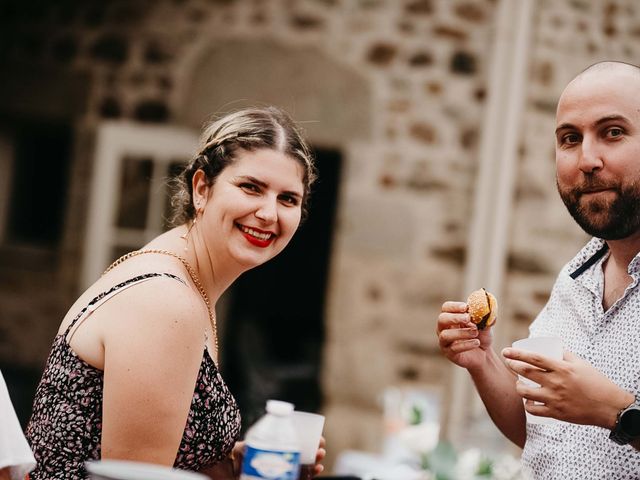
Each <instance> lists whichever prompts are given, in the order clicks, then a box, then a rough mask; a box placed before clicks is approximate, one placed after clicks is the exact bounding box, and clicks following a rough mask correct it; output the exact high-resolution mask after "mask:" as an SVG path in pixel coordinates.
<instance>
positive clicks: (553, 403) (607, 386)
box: [502, 348, 635, 429]
mask: <svg viewBox="0 0 640 480" xmlns="http://www.w3.org/2000/svg"><path fill="white" fill-rule="evenodd" d="M502 355H503V356H504V358H505V359H506V364H507V366H508V367H509V368H510V369H511V370H513V371H514V372H515V373H517V374H518V375H522V376H523V377H526V378H528V379H529V380H531V381H533V382H536V383H538V384H539V385H540V387H539V388H538V387H535V386H529V385H526V384H525V383H524V382H522V381H520V382H518V384H517V385H516V392H517V393H518V394H519V395H520V396H521V397H523V398H525V399H526V402H525V409H526V410H527V411H528V412H529V413H531V414H533V415H538V416H541V417H552V418H557V419H558V420H563V421H565V422H571V423H577V424H581V425H595V426H598V427H603V428H607V429H611V428H613V427H614V425H615V422H616V416H617V414H618V412H619V411H620V410H621V409H622V408H624V407H626V406H628V405H629V404H631V403H632V402H633V400H634V398H635V397H634V395H633V394H631V393H629V392H626V391H625V390H624V389H622V388H620V387H619V386H618V385H616V384H615V383H613V382H612V381H611V380H609V379H608V378H607V377H605V376H604V375H603V374H602V373H600V372H599V371H598V370H596V369H595V368H594V367H593V366H592V365H591V364H590V363H588V362H586V361H585V360H583V359H581V358H580V357H578V356H576V355H574V354H573V353H571V352H569V351H565V352H564V359H563V360H553V359H550V358H548V357H544V356H541V355H539V354H536V353H532V352H526V351H524V350H516V349H514V348H505V349H504V350H503V351H502ZM534 402H540V403H542V404H543V405H540V404H536V403H534Z"/></svg>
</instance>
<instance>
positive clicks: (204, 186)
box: [191, 168, 211, 210]
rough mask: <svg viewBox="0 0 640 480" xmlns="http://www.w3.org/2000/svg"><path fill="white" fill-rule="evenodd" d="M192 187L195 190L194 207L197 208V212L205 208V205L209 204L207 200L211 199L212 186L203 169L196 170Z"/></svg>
mask: <svg viewBox="0 0 640 480" xmlns="http://www.w3.org/2000/svg"><path fill="white" fill-rule="evenodd" d="M191 187H192V189H193V205H194V206H195V207H196V210H199V209H200V208H204V205H205V203H207V200H208V199H209V191H210V189H211V186H210V185H209V182H208V179H207V176H206V175H205V173H204V171H203V170H202V169H201V168H199V169H198V170H196V173H194V174H193V178H192V180H191Z"/></svg>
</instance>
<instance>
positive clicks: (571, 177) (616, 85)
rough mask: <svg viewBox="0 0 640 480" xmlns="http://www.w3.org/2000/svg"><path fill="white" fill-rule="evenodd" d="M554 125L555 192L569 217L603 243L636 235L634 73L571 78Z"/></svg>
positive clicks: (638, 103)
mask: <svg viewBox="0 0 640 480" xmlns="http://www.w3.org/2000/svg"><path fill="white" fill-rule="evenodd" d="M556 120H557V121H556V169H557V171H556V175H557V177H556V179H557V184H558V192H559V193H560V197H562V201H563V202H564V204H565V205H566V206H567V209H568V210H569V213H570V214H571V216H572V217H573V218H574V219H575V221H576V222H577V223H578V225H580V227H582V229H583V230H584V231H586V232H587V233H588V234H590V235H593V236H595V237H599V238H603V239H605V240H619V239H623V238H627V237H629V236H630V235H633V234H635V233H640V72H635V71H631V70H630V69H621V68H620V69H618V68H613V69H611V70H606V71H598V72H593V73H587V74H585V75H584V76H582V77H579V78H577V79H576V80H574V81H573V82H571V83H570V84H569V86H568V87H567V88H566V89H565V91H564V93H563V94H562V96H561V98H560V102H559V103H558V111H557V116H556Z"/></svg>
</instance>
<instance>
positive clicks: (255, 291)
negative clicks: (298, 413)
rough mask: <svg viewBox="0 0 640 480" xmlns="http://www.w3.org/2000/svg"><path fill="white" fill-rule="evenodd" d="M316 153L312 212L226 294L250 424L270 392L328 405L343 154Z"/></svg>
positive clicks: (236, 377)
mask: <svg viewBox="0 0 640 480" xmlns="http://www.w3.org/2000/svg"><path fill="white" fill-rule="evenodd" d="M314 154H315V158H316V164H317V167H318V173H319V179H318V181H317V183H316V184H315V185H314V188H313V190H312V195H311V201H310V206H309V217H308V218H307V220H306V221H305V222H304V224H303V225H302V226H301V227H300V229H299V230H298V232H297V233H296V235H295V236H294V237H293V239H292V240H291V243H290V244H289V246H288V247H287V248H286V249H285V250H284V251H283V252H282V253H281V254H280V255H279V256H277V257H276V258H274V259H273V260H271V261H269V262H267V263H266V264H264V265H261V266H260V267H257V268H255V269H253V270H250V271H248V272H246V273H245V274H243V275H242V276H241V277H240V278H239V279H238V280H237V281H236V283H235V284H234V286H233V287H232V289H231V290H230V291H229V296H228V299H227V301H226V302H227V303H226V305H227V309H226V312H225V317H226V318H227V321H226V322H225V328H224V342H223V348H222V349H221V353H222V367H223V371H224V372H223V373H224V378H225V381H226V382H227V384H228V385H229V388H230V389H231V391H232V392H233V394H234V396H235V397H236V400H237V401H238V404H239V406H240V409H241V411H242V420H243V428H246V427H247V426H249V425H251V424H252V423H254V421H255V420H257V419H258V418H259V417H260V416H261V415H262V414H263V413H264V406H265V402H266V400H268V399H278V400H285V401H289V402H292V403H293V404H295V406H296V409H297V410H304V411H318V410H319V409H320V407H321V405H322V391H321V388H320V369H321V364H322V350H323V344H324V337H325V328H324V324H325V322H324V309H325V298H326V290H327V278H328V271H329V261H330V258H331V242H332V237H333V228H334V221H335V212H336V205H337V196H338V186H339V185H340V171H341V160H342V158H341V155H340V153H339V152H338V151H336V150H326V149H317V150H315V152H314Z"/></svg>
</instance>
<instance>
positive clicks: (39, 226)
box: [0, 121, 72, 250]
mask: <svg viewBox="0 0 640 480" xmlns="http://www.w3.org/2000/svg"><path fill="white" fill-rule="evenodd" d="M71 137H72V132H71V128H70V126H69V125H67V124H64V123H47V122H38V121H12V122H11V125H5V126H2V127H0V240H1V241H2V244H3V245H12V246H20V247H23V246H26V247H35V248H39V249H47V250H52V249H55V248H56V247H58V245H59V243H60V240H61V237H62V232H63V225H64V215H65V209H66V196H67V186H68V177H69V166H70V154H71Z"/></svg>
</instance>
